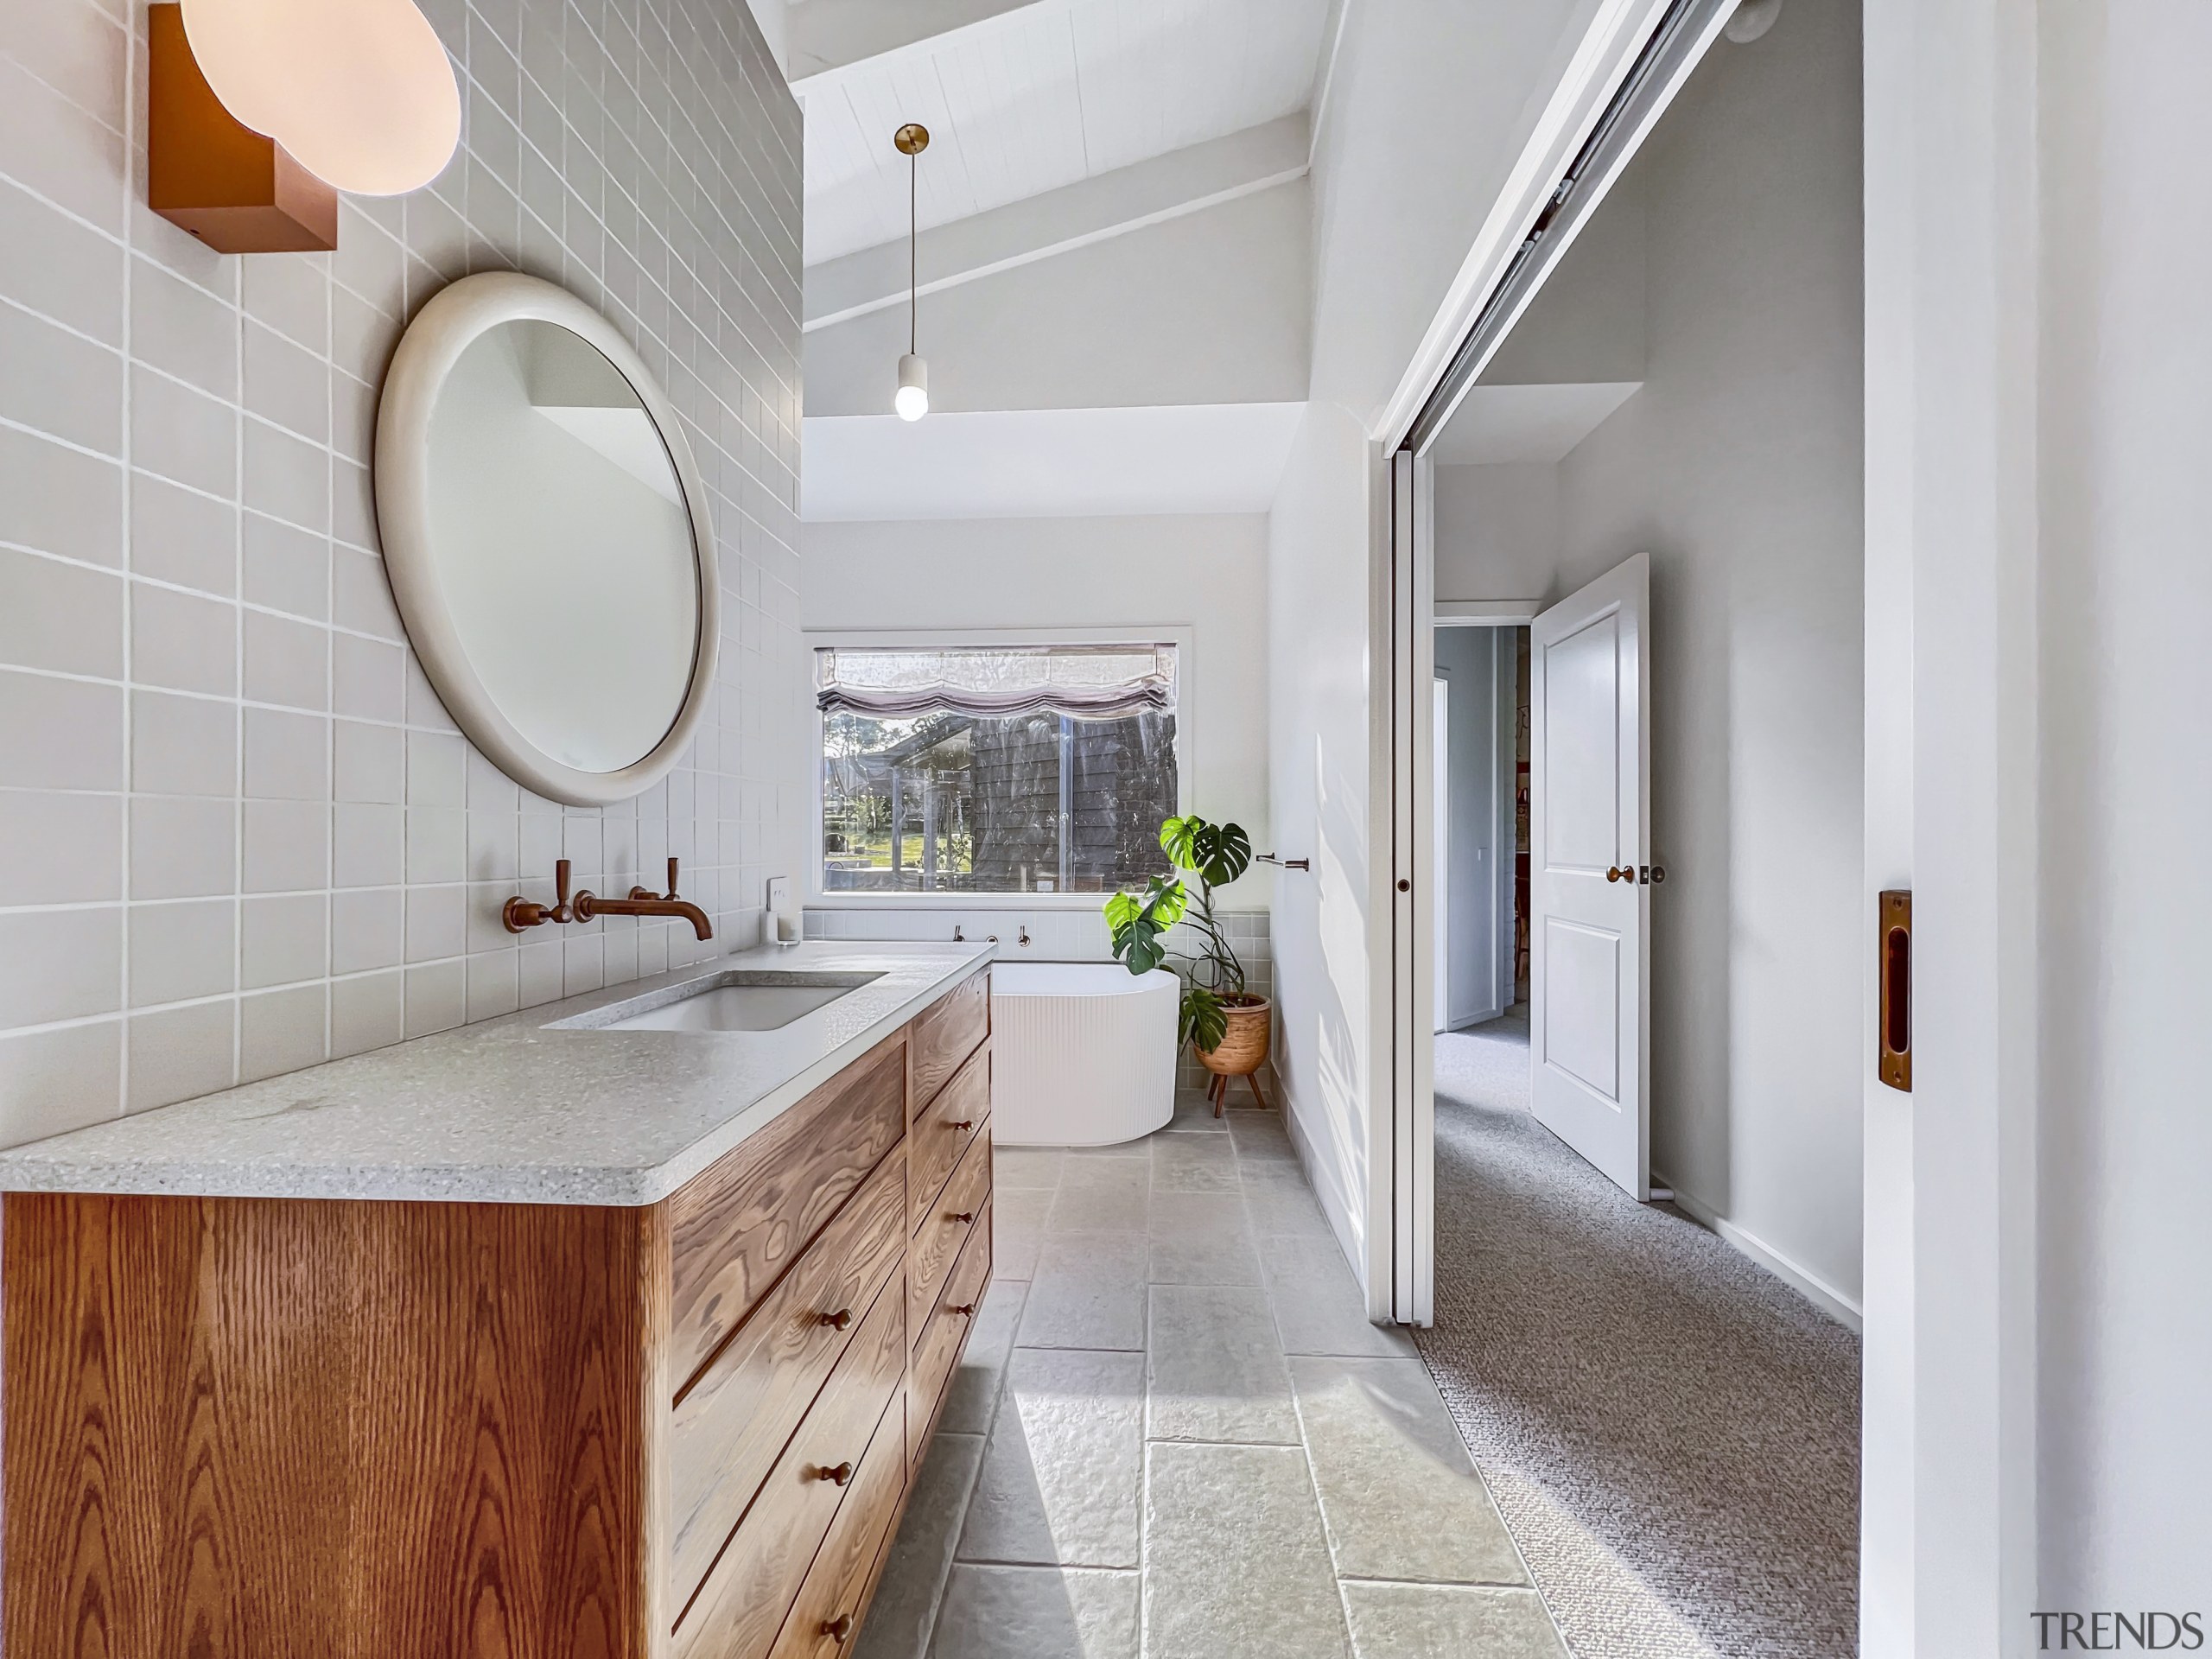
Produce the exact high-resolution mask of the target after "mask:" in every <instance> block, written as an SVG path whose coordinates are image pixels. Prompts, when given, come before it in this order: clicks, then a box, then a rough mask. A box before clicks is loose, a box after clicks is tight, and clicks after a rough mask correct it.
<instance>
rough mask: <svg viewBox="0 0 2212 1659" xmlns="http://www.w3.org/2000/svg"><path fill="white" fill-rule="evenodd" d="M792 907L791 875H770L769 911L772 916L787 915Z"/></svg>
mask: <svg viewBox="0 0 2212 1659" xmlns="http://www.w3.org/2000/svg"><path fill="white" fill-rule="evenodd" d="M790 911H791V877H789V876H788V875H772V876H770V877H769V878H768V913H769V914H770V915H771V916H783V915H786V914H788V913H789V912H790Z"/></svg>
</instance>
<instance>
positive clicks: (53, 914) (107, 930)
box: [0, 905, 123, 1026]
mask: <svg viewBox="0 0 2212 1659" xmlns="http://www.w3.org/2000/svg"><path fill="white" fill-rule="evenodd" d="M122 1006H123V909H122V906H119V905H104V906H94V907H87V908H85V909H80V910H30V911H5V912H0V1011H4V1012H0V1020H5V1021H6V1023H7V1024H8V1025H10V1026H35V1025H44V1024H46V1023H48V1021H51V1020H79V1019H83V1018H85V1017H86V1016H87V1015H91V1014H111V1013H113V1012H115V1011H116V1010H117V1009H118V1008H119V1007H122Z"/></svg>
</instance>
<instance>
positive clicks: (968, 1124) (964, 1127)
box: [948, 1117, 976, 1135]
mask: <svg viewBox="0 0 2212 1659" xmlns="http://www.w3.org/2000/svg"><path fill="white" fill-rule="evenodd" d="M948 1127H950V1128H955V1129H957V1130H959V1131H960V1133H961V1134H963V1135H965V1134H967V1133H968V1131H969V1130H970V1129H972V1128H975V1127H976V1120H975V1119H974V1118H972V1117H963V1118H962V1119H961V1120H960V1121H959V1122H957V1123H954V1124H951V1125H949V1126H948Z"/></svg>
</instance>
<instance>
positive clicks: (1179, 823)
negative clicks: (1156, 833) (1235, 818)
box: [1160, 813, 1252, 887]
mask: <svg viewBox="0 0 2212 1659" xmlns="http://www.w3.org/2000/svg"><path fill="white" fill-rule="evenodd" d="M1160 847H1161V849H1162V850H1164V851H1165V852H1166V855H1167V856H1168V858H1169V860H1170V861H1173V863H1174V864H1175V865H1176V866H1177V867H1178V868H1182V869H1185V870H1192V871H1195V872H1196V873H1197V874H1198V876H1199V877H1200V878H1201V879H1202V880H1205V883H1206V885H1207V886H1208V887H1227V886H1228V885H1229V884H1230V882H1231V881H1234V880H1236V878H1237V877H1238V876H1240V875H1242V874H1244V872H1245V871H1246V870H1247V869H1248V868H1250V866H1251V863H1252V838H1251V836H1248V835H1246V834H1245V833H1244V827H1243V825H1242V824H1237V823H1207V822H1206V820H1205V819H1204V818H1202V817H1198V815H1197V814H1196V813H1193V814H1192V815H1191V816H1190V817H1185V818H1170V819H1168V820H1167V821H1166V823H1163V824H1161V825H1160Z"/></svg>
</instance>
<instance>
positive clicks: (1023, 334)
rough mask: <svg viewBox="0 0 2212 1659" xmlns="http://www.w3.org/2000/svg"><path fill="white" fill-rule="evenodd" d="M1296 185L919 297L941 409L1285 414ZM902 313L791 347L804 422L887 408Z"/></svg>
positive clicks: (1290, 369)
mask: <svg viewBox="0 0 2212 1659" xmlns="http://www.w3.org/2000/svg"><path fill="white" fill-rule="evenodd" d="M1307 219H1308V202H1307V192H1306V180H1304V179H1302V178H1300V179H1294V180H1292V181H1290V182H1288V183H1286V184H1279V185H1275V186H1274V187H1272V188H1268V189H1265V190H1262V191H1259V192H1257V193H1255V194H1252V195H1248V196H1241V197H1238V198H1236V200H1230V201H1225V202H1222V203H1220V204H1218V205H1217V206H1215V207H1209V208H1206V209H1204V210H1203V211H1200V212H1198V213H1189V214H1185V215H1184V216H1183V217H1180V218H1178V219H1168V220H1166V221H1165V222H1164V223H1160V224H1156V225H1151V226H1146V227H1145V228H1144V229H1141V230H1136V231H1131V232H1128V233H1127V234H1125V235H1121V236H1116V237H1113V238H1109V239H1108V240H1106V241H1103V242H1096V243H1092V244H1090V245H1086V246H1084V247H1079V248H1076V249H1073V250H1071V251H1068V252H1065V253H1060V254H1056V255H1054V256H1052V257H1050V258H1046V259H1041V260H1039V261H1037V262H1036V263H1034V264H1025V265H1020V266H1017V267H1016V268H1014V270H1004V271H1000V272H998V273H997V274H995V275H993V276H989V277H980V278H978V279H977V280H976V281H974V282H970V283H963V284H961V285H960V286H958V287H957V288H950V289H944V290H943V291H942V292H939V293H936V294H929V295H925V296H923V297H922V301H921V329H920V335H919V339H920V343H921V351H922V355H923V356H924V357H925V358H927V359H929V364H930V401H931V407H932V408H934V409H938V410H999V409H1109V408H1123V407H1135V406H1147V405H1154V404H1236V403H1295V402H1297V401H1299V400H1300V399H1301V398H1303V397H1305V396H1306V367H1307V362H1308V357H1307V332H1306V331H1307V321H1308V315H1309V311H1310V303H1309V298H1308V296H1309V293H1310V289H1309V286H1308V270H1307V263H1306V261H1307V246H1308V243H1307ZM907 340H908V331H907V315H906V307H905V306H903V305H900V306H897V307H893V308H889V309H887V310H881V311H874V312H870V313H868V315H864V316H859V317H855V318H852V319H850V320H849V321H844V322H840V323H836V324H833V325H830V326H829V327H823V328H818V329H816V330H814V331H813V332H811V333H810V334H808V335H807V336H806V412H807V413H808V414H809V415H815V416H819V415H877V414H880V413H882V412H883V411H884V410H887V409H888V408H889V407H890V406H891V394H892V392H893V390H895V388H896V384H897V370H898V363H899V353H902V352H904V351H905V350H906V343H907Z"/></svg>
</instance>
